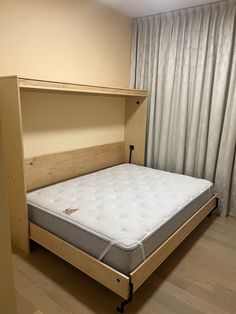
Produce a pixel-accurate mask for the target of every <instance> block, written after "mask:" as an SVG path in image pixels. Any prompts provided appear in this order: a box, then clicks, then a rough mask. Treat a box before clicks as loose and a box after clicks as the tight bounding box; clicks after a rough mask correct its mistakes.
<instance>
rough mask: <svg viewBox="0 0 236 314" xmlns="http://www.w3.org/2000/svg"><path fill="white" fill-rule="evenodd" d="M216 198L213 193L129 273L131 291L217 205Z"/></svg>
mask: <svg viewBox="0 0 236 314" xmlns="http://www.w3.org/2000/svg"><path fill="white" fill-rule="evenodd" d="M217 200H218V199H217V197H216V195H213V196H212V198H211V199H210V200H209V201H208V202H207V203H206V204H205V205H203V206H202V207H201V208H200V209H199V210H198V211H197V212H196V213H195V214H194V215H193V216H192V217H191V218H189V219H188V220H187V221H186V222H185V223H184V224H183V225H182V226H181V227H180V228H179V229H178V230H177V231H176V232H175V233H174V234H173V235H172V236H170V237H169V238H168V239H167V240H166V241H165V242H164V243H163V244H162V245H161V246H160V247H159V248H157V249H156V250H155V251H154V252H153V253H152V254H151V255H150V256H149V257H148V258H147V259H146V260H145V261H143V263H142V264H140V265H139V266H138V267H137V268H136V269H135V270H134V271H133V272H132V273H131V274H130V278H131V282H132V284H133V292H135V291H136V290H137V289H138V288H139V287H140V286H141V285H142V284H143V283H144V282H145V281H146V280H147V279H148V277H149V276H150V275H151V274H152V273H153V272H154V271H155V270H156V269H157V268H158V266H159V265H160V264H161V263H162V262H163V261H164V260H165V259H166V258H167V257H168V256H169V255H170V254H171V253H172V252H173V251H174V250H175V249H176V248H177V246H178V245H179V244H180V243H181V242H182V241H183V240H184V239H185V238H186V237H187V236H188V235H189V234H190V233H191V232H192V231H193V230H194V229H195V228H196V227H197V226H198V225H199V224H200V223H201V222H202V220H203V219H204V218H205V217H206V216H207V215H209V214H210V213H211V212H212V211H213V210H214V209H215V208H216V207H217V203H218V202H217Z"/></svg>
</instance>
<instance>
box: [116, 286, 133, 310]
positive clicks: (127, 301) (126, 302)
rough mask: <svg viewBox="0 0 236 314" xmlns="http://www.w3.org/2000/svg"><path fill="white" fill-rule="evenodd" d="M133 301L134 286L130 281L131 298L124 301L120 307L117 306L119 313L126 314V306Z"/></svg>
mask: <svg viewBox="0 0 236 314" xmlns="http://www.w3.org/2000/svg"><path fill="white" fill-rule="evenodd" d="M132 300H133V284H132V282H131V280H130V282H129V297H128V299H127V300H125V301H123V302H122V303H121V304H120V305H119V306H117V311H118V312H119V313H124V312H125V306H126V305H127V304H129V303H130V302H131V301H132Z"/></svg>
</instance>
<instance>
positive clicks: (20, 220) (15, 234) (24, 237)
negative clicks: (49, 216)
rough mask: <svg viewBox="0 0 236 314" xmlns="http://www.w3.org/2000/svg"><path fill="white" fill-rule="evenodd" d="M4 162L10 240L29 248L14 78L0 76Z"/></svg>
mask: <svg viewBox="0 0 236 314" xmlns="http://www.w3.org/2000/svg"><path fill="white" fill-rule="evenodd" d="M0 110H1V132H2V137H3V143H2V144H3V162H4V170H5V171H6V176H7V196H8V206H9V212H10V223H11V237H12V241H13V243H14V244H15V245H16V246H17V247H19V248H20V249H21V250H23V251H24V252H26V253H28V252H29V245H28V243H29V241H28V211H27V206H26V193H25V185H24V169H23V145H22V123H21V110H20V97H19V89H18V84H17V78H16V77H15V78H14V77H13V78H1V79H0Z"/></svg>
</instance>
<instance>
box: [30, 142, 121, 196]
mask: <svg viewBox="0 0 236 314" xmlns="http://www.w3.org/2000/svg"><path fill="white" fill-rule="evenodd" d="M124 162H125V144H124V142H118V143H113V144H105V145H99V146H94V147H88V148H81V149H77V150H73V151H67V152H62V153H56V154H50V155H44V156H38V157H34V158H28V159H25V183H26V189H27V191H31V190H34V189H37V188H41V187H43V186H47V185H50V184H53V183H57V182H60V181H63V180H67V179H71V178H74V177H77V176H80V175H83V174H87V173H90V172H93V171H97V170H101V169H104V168H107V167H111V166H115V165H118V164H122V163H124Z"/></svg>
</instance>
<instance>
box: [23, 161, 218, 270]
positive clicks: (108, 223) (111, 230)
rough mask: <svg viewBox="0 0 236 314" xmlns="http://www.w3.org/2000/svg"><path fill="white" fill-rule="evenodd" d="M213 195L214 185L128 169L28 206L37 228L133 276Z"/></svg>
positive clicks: (60, 186)
mask: <svg viewBox="0 0 236 314" xmlns="http://www.w3.org/2000/svg"><path fill="white" fill-rule="evenodd" d="M212 195H213V185H212V183H211V182H209V181H206V180H203V179H197V178H193V177H189V176H185V175H180V174H174V173H169V172H165V171H160V170H154V169H150V168H146V167H142V166H136V165H131V164H122V165H118V166H115V167H111V168H107V169H105V170H101V171H97V172H94V173H91V174H88V175H84V176H81V177H77V178H74V179H71V180H68V181H64V182H61V183H57V184H54V185H51V186H48V187H45V188H42V189H39V190H36V191H33V192H30V193H28V194H27V200H28V208H29V219H30V221H31V222H33V223H35V224H37V225H39V226H40V227H42V228H44V229H46V230H47V231H49V232H51V233H53V234H55V235H56V236H58V237H60V238H61V239H63V240H65V241H67V242H69V243H70V244H72V245H74V246H76V247H78V248H80V249H81V250H83V251H85V252H87V253H88V254H90V255H92V256H93V257H95V258H98V259H100V260H102V261H103V262H104V263H106V264H108V265H110V266H111V267H113V268H115V269H117V270H118V271H120V272H122V273H124V274H127V275H128V274H129V273H130V272H131V271H132V270H134V269H135V268H136V267H137V266H138V265H139V264H140V263H141V262H142V261H143V260H144V259H145V258H146V257H147V256H149V255H150V254H151V253H152V252H153V251H154V250H155V249H156V248H157V247H158V246H160V245H161V244H162V243H163V242H164V241H165V240H166V239H167V238H168V237H169V236H170V235H171V234H173V233H174V232H175V231H176V230H177V229H178V228H179V227H180V226H181V225H182V224H183V223H184V222H185V221H187V220H188V219H189V218H190V217H191V216H192V215H193V214H194V213H195V212H196V211H197V210H198V209H199V208H200V207H201V206H202V205H203V204H204V203H206V202H207V201H208V200H209V199H210V198H211V197H212Z"/></svg>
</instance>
